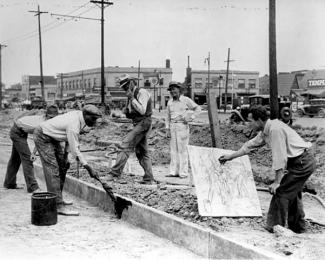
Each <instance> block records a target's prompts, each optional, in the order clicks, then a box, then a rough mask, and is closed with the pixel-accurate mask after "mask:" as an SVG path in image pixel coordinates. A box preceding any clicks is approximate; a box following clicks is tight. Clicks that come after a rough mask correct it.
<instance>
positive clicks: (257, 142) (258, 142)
mask: <svg viewBox="0 0 325 260" xmlns="http://www.w3.org/2000/svg"><path fill="white" fill-rule="evenodd" d="M264 144H265V139H264V138H263V133H262V132H259V133H258V134H257V136H255V137H254V138H253V139H251V140H249V141H247V142H246V143H244V145H243V146H242V147H241V148H240V149H239V151H241V152H245V154H248V153H250V152H251V151H252V150H254V149H256V148H258V147H261V146H263V145H264Z"/></svg>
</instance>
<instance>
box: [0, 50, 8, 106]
mask: <svg viewBox="0 0 325 260" xmlns="http://www.w3.org/2000/svg"><path fill="white" fill-rule="evenodd" d="M5 47H7V45H4V44H0V110H1V109H2V75H1V70H2V67H1V49H2V48H5Z"/></svg>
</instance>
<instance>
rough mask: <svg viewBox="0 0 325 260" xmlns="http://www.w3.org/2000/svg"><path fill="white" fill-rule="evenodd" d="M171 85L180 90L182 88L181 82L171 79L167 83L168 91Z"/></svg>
mask: <svg viewBox="0 0 325 260" xmlns="http://www.w3.org/2000/svg"><path fill="white" fill-rule="evenodd" d="M173 87H176V88H179V89H180V90H182V89H183V84H182V83H180V82H177V81H171V82H170V83H169V85H168V89H167V90H168V91H171V90H172V88H173Z"/></svg>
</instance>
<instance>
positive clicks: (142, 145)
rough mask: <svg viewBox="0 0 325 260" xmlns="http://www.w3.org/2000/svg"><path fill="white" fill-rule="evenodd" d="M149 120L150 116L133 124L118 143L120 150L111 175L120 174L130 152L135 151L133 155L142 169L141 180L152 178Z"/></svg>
mask: <svg viewBox="0 0 325 260" xmlns="http://www.w3.org/2000/svg"><path fill="white" fill-rule="evenodd" d="M151 121H152V120H151V118H150V117H147V118H145V119H143V120H142V121H140V122H139V123H137V124H135V125H134V128H133V129H132V130H131V132H129V133H128V134H127V135H126V136H125V137H124V139H123V141H122V144H121V145H120V151H119V153H118V154H117V158H116V164H115V165H114V166H113V167H112V169H111V173H112V174H113V175H115V176H119V175H121V174H122V172H123V169H124V166H125V164H126V162H127V160H128V158H129V156H130V154H131V152H133V151H135V155H136V156H137V158H138V160H139V163H140V165H141V166H142V168H143V170H144V176H143V180H153V174H152V165H151V158H150V155H149V148H148V136H149V133H150V130H151Z"/></svg>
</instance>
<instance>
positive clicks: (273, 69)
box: [269, 0, 279, 119]
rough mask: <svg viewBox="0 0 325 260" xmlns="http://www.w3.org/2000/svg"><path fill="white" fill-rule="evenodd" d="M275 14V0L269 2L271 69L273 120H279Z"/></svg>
mask: <svg viewBox="0 0 325 260" xmlns="http://www.w3.org/2000/svg"><path fill="white" fill-rule="evenodd" d="M275 13H276V6H275V0H269V67H270V109H271V119H275V118H278V116H279V101H278V76H277V62H276V19H275Z"/></svg>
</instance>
